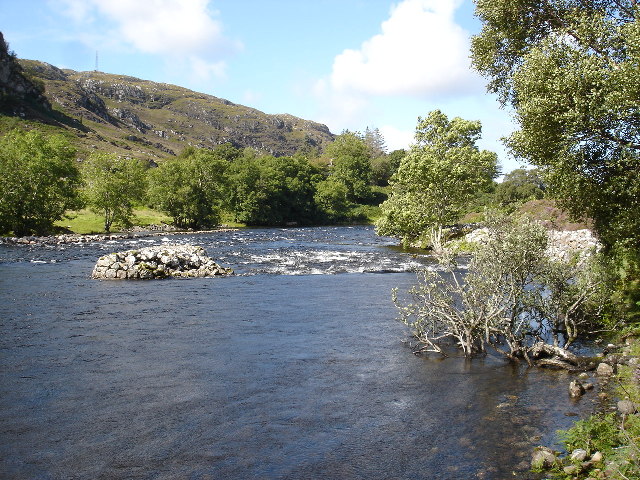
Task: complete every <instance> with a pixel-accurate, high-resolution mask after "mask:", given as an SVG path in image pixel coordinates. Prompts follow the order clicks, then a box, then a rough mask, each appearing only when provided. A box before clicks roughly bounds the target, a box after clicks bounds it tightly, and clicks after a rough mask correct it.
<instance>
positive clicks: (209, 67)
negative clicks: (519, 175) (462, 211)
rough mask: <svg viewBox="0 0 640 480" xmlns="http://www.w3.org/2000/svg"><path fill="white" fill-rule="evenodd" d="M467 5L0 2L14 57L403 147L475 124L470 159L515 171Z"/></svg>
mask: <svg viewBox="0 0 640 480" xmlns="http://www.w3.org/2000/svg"><path fill="white" fill-rule="evenodd" d="M473 12H474V6H473V2H472V0H396V1H385V0H0V31H2V33H3V34H4V37H5V40H6V41H7V42H8V43H9V48H10V49H11V50H13V51H14V52H15V53H16V54H17V55H18V57H19V58H25V59H32V60H41V61H44V62H47V63H50V64H52V65H55V66H57V67H60V68H70V69H73V70H76V71H88V70H94V69H96V60H97V66H98V69H99V70H100V71H102V72H107V73H114V74H121V75H130V76H134V77H138V78H142V79H145V80H152V81H155V82H163V83H171V84H175V85H179V86H182V87H186V88H189V89H192V90H195V91H198V92H203V93H207V94H210V95H214V96H216V97H220V98H224V99H227V100H230V101H232V102H234V103H239V104H242V105H247V106H250V107H253V108H256V109H258V110H261V111H263V112H265V113H270V114H280V113H289V114H291V115H295V116H297V117H301V118H304V119H308V120H313V121H317V122H320V123H324V124H325V125H327V126H328V127H329V129H330V130H331V131H332V132H333V133H341V132H342V131H344V130H345V129H348V130H351V131H361V132H363V131H364V130H365V128H367V127H368V128H371V129H373V128H378V129H379V130H380V132H381V133H382V135H383V137H384V139H385V141H386V145H387V148H388V150H389V151H391V150H395V149H397V148H408V147H409V146H410V144H411V142H412V140H413V134H414V132H415V127H416V124H417V121H418V117H426V116H427V115H428V113H429V112H430V111H432V110H435V109H440V110H441V111H442V112H443V113H445V114H446V115H447V116H449V118H453V117H457V116H459V117H462V118H464V119H467V120H480V121H481V122H482V126H483V138H482V140H481V141H480V142H479V146H480V148H483V149H487V150H492V151H494V152H496V153H497V154H498V158H499V161H500V164H501V167H502V171H503V173H506V172H509V171H511V170H513V169H515V168H519V167H520V166H521V165H519V164H518V162H517V161H516V160H514V159H512V158H510V156H509V155H508V154H507V152H506V150H505V148H504V146H503V145H502V142H501V140H500V139H501V137H504V136H506V135H508V134H509V133H510V132H511V131H513V129H514V128H515V127H514V125H513V123H512V120H511V115H510V114H509V112H508V111H507V110H504V109H501V108H500V106H499V104H498V102H497V100H496V98H495V96H493V95H490V94H488V93H486V88H485V84H486V81H485V80H484V79H483V78H481V77H480V76H479V75H478V74H477V73H476V72H474V71H473V70H472V68H471V66H470V60H469V44H470V38H471V36H472V35H474V34H477V33H479V32H480V29H481V24H480V22H479V20H478V19H477V18H475V17H474V15H473Z"/></svg>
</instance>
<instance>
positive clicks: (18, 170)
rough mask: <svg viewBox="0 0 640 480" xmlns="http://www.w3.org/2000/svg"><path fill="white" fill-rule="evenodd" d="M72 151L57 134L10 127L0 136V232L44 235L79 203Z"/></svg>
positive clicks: (77, 179) (78, 176) (77, 175)
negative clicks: (6, 132)
mask: <svg viewBox="0 0 640 480" xmlns="http://www.w3.org/2000/svg"><path fill="white" fill-rule="evenodd" d="M79 186H80V172H79V170H78V167H77V165H76V162H75V151H74V149H73V148H71V147H70V146H69V145H68V143H67V142H66V141H65V140H64V138H62V137H60V136H51V137H49V136H44V135H42V134H40V133H39V132H37V131H32V132H23V131H20V130H14V131H12V132H9V133H8V134H6V135H4V136H3V137H0V232H14V234H15V235H19V236H21V235H27V234H30V233H36V234H44V233H47V232H49V231H51V229H52V228H53V223H54V222H55V221H56V220H58V219H59V218H61V217H62V215H63V214H64V212H65V211H66V210H68V209H73V208H77V207H78V206H80V205H81V202H80V198H79Z"/></svg>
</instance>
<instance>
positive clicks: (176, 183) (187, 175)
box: [149, 146, 239, 229]
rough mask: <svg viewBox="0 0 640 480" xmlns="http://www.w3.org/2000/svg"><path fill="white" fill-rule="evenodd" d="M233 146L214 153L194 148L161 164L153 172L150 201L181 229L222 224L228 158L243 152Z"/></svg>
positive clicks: (228, 164)
mask: <svg viewBox="0 0 640 480" xmlns="http://www.w3.org/2000/svg"><path fill="white" fill-rule="evenodd" d="M232 148H233V147H231V148H229V146H222V148H221V149H220V151H218V149H216V150H215V151H213V152H212V151H210V150H205V149H197V148H193V147H191V148H187V149H185V150H184V151H183V152H182V153H181V154H180V156H179V157H177V158H174V159H170V160H166V161H165V162H163V163H161V164H160V165H159V166H158V168H157V169H155V170H153V171H152V172H151V175H150V187H149V200H150V202H151V203H152V204H153V205H154V206H156V207H157V208H159V209H160V210H162V211H164V212H166V213H167V214H169V215H171V217H172V218H173V222H174V223H175V224H176V225H177V226H179V227H181V228H192V229H202V228H209V227H214V226H216V225H218V223H220V215H221V210H222V208H223V206H224V204H225V203H226V202H227V193H228V190H227V187H228V182H227V169H228V168H229V166H230V162H229V160H227V159H228V158H237V156H238V155H239V152H238V151H237V150H236V149H232Z"/></svg>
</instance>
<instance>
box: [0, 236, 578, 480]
mask: <svg viewBox="0 0 640 480" xmlns="http://www.w3.org/2000/svg"><path fill="white" fill-rule="evenodd" d="M335 248H337V247H335V246H334V247H332V249H335ZM367 248H368V247H367ZM376 248H378V249H383V250H384V248H383V247H376ZM263 253H265V254H268V253H269V252H263ZM92 266H93V260H91V261H90V260H89V259H86V258H83V257H82V256H80V257H78V258H77V259H75V260H73V259H67V260H64V261H60V262H58V263H54V264H51V263H46V264H34V263H29V262H23V261H15V262H7V263H4V264H0V292H1V295H2V297H3V298H2V302H0V348H1V350H0V355H1V357H0V359H1V370H0V458H1V463H0V469H1V471H2V472H3V475H2V477H3V478H25V479H26V478H162V479H164V478H167V479H168V478H194V479H205V478H216V479H217V478H238V479H247V478H279V479H298V478H336V479H340V478H345V479H349V478H354V479H359V478H362V479H365V478H366V479H387V478H437V479H472V478H484V479H503V478H514V476H513V472H514V471H516V472H519V476H518V478H525V477H526V473H525V472H526V470H527V468H528V465H527V463H528V460H529V458H530V453H531V447H532V446H533V445H535V444H538V443H549V442H552V441H553V432H554V431H555V429H557V428H564V427H566V426H568V424H569V422H570V419H568V418H567V417H566V416H565V414H566V413H567V412H581V411H583V410H585V409H587V408H588V407H589V405H588V404H587V403H586V402H583V403H580V404H575V405H572V404H571V403H569V400H568V395H567V384H568V381H569V378H568V377H567V376H566V374H564V373H558V372H544V371H540V370H526V369H523V368H520V367H517V366H512V365H509V364H506V363H504V362H503V361H501V360H498V359H493V358H490V357H487V358H484V359H479V360H477V361H474V362H467V361H465V360H464V359H461V358H449V359H446V360H442V359H440V358H438V357H416V356H414V355H412V354H411V352H410V350H409V349H408V348H407V347H405V346H404V345H403V343H402V342H401V340H402V339H403V338H404V336H405V335H406V332H405V330H404V327H403V326H402V325H400V324H399V323H397V322H394V321H393V318H394V317H395V311H394V307H393V304H392V303H391V301H390V289H391V288H392V287H394V286H400V287H402V286H407V285H409V284H410V283H411V282H412V281H413V280H414V278H415V277H414V275H413V274H411V273H393V274H386V275H374V274H369V273H352V274H344V275H297V276H296V275H263V274H255V275H248V276H236V277H229V278H213V279H192V280H173V281H158V282H116V281H114V282H100V281H93V280H90V279H89V278H88V274H89V272H90V271H91V268H92Z"/></svg>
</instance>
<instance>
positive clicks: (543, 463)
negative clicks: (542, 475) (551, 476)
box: [531, 447, 558, 470]
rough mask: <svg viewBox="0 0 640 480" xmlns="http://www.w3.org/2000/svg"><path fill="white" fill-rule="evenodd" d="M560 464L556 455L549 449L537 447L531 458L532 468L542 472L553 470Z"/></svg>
mask: <svg viewBox="0 0 640 480" xmlns="http://www.w3.org/2000/svg"><path fill="white" fill-rule="evenodd" d="M557 462H558V457H557V455H556V453H555V452H554V451H553V450H551V449H550V448H548V447H536V448H535V450H534V451H533V456H532V458H531V468H532V469H534V470H541V469H546V468H551V467H553V466H555V465H556V463H557Z"/></svg>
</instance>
